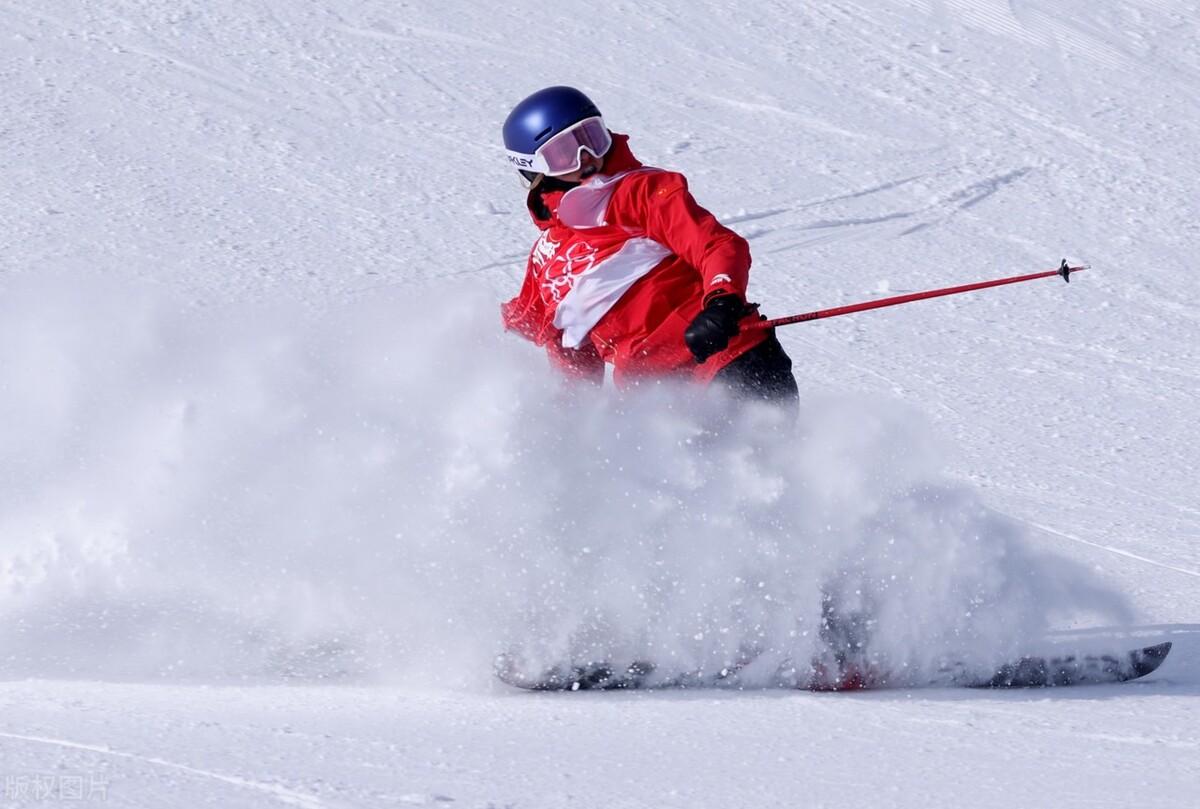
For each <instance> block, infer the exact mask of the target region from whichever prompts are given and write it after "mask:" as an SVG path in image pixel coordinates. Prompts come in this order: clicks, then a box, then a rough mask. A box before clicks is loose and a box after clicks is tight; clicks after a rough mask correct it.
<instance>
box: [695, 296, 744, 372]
mask: <svg viewBox="0 0 1200 809" xmlns="http://www.w3.org/2000/svg"><path fill="white" fill-rule="evenodd" d="M745 314H746V303H745V302H744V301H743V300H742V299H741V298H740V297H738V296H737V295H718V296H717V297H715V298H713V299H712V300H710V301H709V302H708V303H707V304H706V305H705V307H704V309H702V310H701V312H700V314H698V315H696V318H695V320H693V321H692V323H691V325H690V326H688V327H687V329H686V330H685V331H684V332H683V341H684V342H685V343H687V347H688V349H690V350H691V352H692V354H693V355H694V356H695V357H696V362H704V361H705V360H706V359H708V358H709V357H711V356H712V355H713V354H716V353H717V352H718V351H722V350H724V349H725V348H726V347H727V346H728V345H729V338H730V337H733V336H734V335H735V334H737V333H738V321H739V320H741V319H742V317H743V316H744V315H745Z"/></svg>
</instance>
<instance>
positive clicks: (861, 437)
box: [0, 0, 1200, 809]
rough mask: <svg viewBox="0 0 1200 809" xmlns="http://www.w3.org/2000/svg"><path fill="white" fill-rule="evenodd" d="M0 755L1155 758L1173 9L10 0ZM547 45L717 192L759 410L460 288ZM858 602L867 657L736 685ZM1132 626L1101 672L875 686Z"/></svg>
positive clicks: (1183, 133) (513, 763) (1172, 216)
mask: <svg viewBox="0 0 1200 809" xmlns="http://www.w3.org/2000/svg"><path fill="white" fill-rule="evenodd" d="M0 42H3V47H2V48H0V76H2V77H3V84H2V88H3V89H0V155H2V156H0V172H2V176H0V180H2V181H0V424H2V425H3V428H2V429H0V481H3V486H0V677H2V678H3V681H2V682H0V706H2V708H3V710H0V788H2V789H3V793H2V794H3V799H2V800H0V805H4V806H39V805H46V804H47V803H50V802H60V803H67V804H73V803H75V804H77V803H84V804H87V803H92V804H95V805H101V804H103V805H109V806H147V807H149V806H153V807H189V808H190V807H195V806H204V805H210V806H239V807H240V806H247V807H251V806H252V807H259V806H261V807H270V806H288V805H290V806H300V807H314V808H315V807H376V806H410V805H432V806H437V805H444V806H461V807H478V808H479V809H483V807H501V806H511V807H576V806H578V807H605V809H608V808H609V807H689V808H691V807H709V806H711V807H729V806H831V807H832V806H860V805H862V804H863V802H865V801H869V802H870V803H871V804H872V805H875V806H915V807H941V806H955V807H957V806H1005V807H1008V806H1013V805H1017V806H1041V805H1054V806H1056V807H1075V806H1097V805H1099V806H1105V805H1114V806H1116V805H1130V804H1131V803H1134V802H1139V803H1140V802H1142V801H1145V800H1146V799H1147V796H1150V795H1152V796H1153V798H1152V800H1153V802H1154V803H1155V805H1156V806H1164V807H1171V806H1179V807H1185V806H1193V805H1195V804H1196V803H1198V802H1200V787H1197V786H1196V784H1197V783H1200V730H1198V728H1200V724H1198V722H1197V718H1198V717H1197V712H1196V708H1195V707H1194V706H1195V701H1196V699H1197V697H1200V669H1198V666H1200V624H1198V623H1196V622H1197V620H1198V618H1200V544H1197V543H1196V542H1195V537H1196V534H1197V532H1198V530H1200V496H1198V495H1197V494H1196V489H1197V484H1196V480H1197V460H1196V459H1197V455H1198V453H1200V428H1198V427H1197V426H1196V425H1195V417H1194V413H1195V401H1196V398H1197V394H1200V353H1198V352H1200V304H1197V303H1196V300H1197V299H1200V280H1197V276H1196V274H1195V273H1194V272H1193V271H1192V270H1193V264H1194V262H1193V261H1192V252H1193V251H1192V249H1189V248H1193V247H1194V245H1195V243H1196V242H1197V239H1196V237H1197V235H1198V234H1200V224H1198V222H1200V211H1198V207H1200V206H1198V205H1197V202H1196V200H1197V196H1196V191H1195V189H1196V187H1197V184H1198V181H1200V152H1198V150H1197V148H1196V145H1197V144H1198V143H1200V9H1197V8H1196V7H1195V6H1194V4H1189V3H1186V2H1172V1H1171V0H1162V2H1154V3H1151V2H1140V3H1138V2H1112V3H1104V4H1095V3H1086V2H1082V0H1071V1H1070V2H1054V3H1051V2H1047V0H1026V1H1025V2H1020V3H1000V2H989V1H988V0H943V1H942V2H931V3H923V2H902V1H901V0H894V1H891V2H888V1H887V0H880V2H874V3H850V2H836V3H827V4H814V5H813V6H812V7H803V8H798V7H795V4H765V5H764V4H757V5H755V6H754V8H753V9H750V8H748V7H739V6H736V5H732V4H726V3H686V4H685V3H667V2H655V3H642V4H636V5H623V4H618V5H616V6H613V7H611V8H603V7H597V6H596V5H595V4H586V3H575V2H567V3H565V4H559V6H555V7H553V8H547V7H545V5H544V4H541V5H539V4H532V3H526V2H524V0H520V2H518V3H517V4H515V5H509V6H499V7H496V8H494V9H486V8H484V7H483V5H482V4H473V3H460V2H446V3H432V2H429V3H417V4H395V3H386V2H364V1H363V0H345V2H336V3H335V2H332V0H319V1H317V2H303V1H302V2H288V3H285V2H279V0H252V2H239V3H234V2H231V1H230V0H209V2H205V3H200V2H192V1H191V0H184V1H183V2H171V3H167V2H160V0H150V2H110V3H105V4H80V3H66V2H32V0H12V1H11V2H4V3H3V4H0ZM552 83H566V84H573V85H576V86H579V87H581V88H582V89H584V90H585V91H587V92H588V93H589V94H590V95H592V97H593V98H594V99H595V100H596V101H597V103H598V104H599V105H600V107H601V109H602V110H604V112H605V115H606V119H607V120H608V122H609V124H610V126H611V127H612V128H614V129H615V130H617V131H623V132H627V133H629V134H630V135H631V138H632V141H631V145H632V147H633V149H634V151H635V153H636V154H638V155H639V156H640V157H641V158H642V159H643V160H644V161H645V162H647V163H650V164H653V165H658V166H662V167H665V168H670V169H675V170H679V171H683V172H684V173H686V175H687V176H688V178H689V180H690V183H691V188H692V191H693V193H694V194H695V195H696V196H697V198H698V199H699V200H700V201H701V202H702V203H703V204H704V205H706V206H707V207H709V208H710V209H711V210H713V211H714V212H715V213H716V214H717V215H718V216H719V217H720V218H721V219H722V221H724V222H726V223H727V224H729V225H730V226H731V227H734V228H735V229H737V230H738V231H739V232H740V233H742V234H743V235H744V236H746V237H747V238H748V239H749V240H750V243H751V247H752V251H753V254H754V268H753V270H752V275H751V291H750V293H751V294H750V297H751V299H752V300H756V301H760V302H761V303H762V305H763V311H764V312H765V313H766V314H768V315H769V316H781V315H785V314H792V313H795V312H801V311H806V310H809V309H815V308H825V307H830V306H836V305H841V304H846V303H852V302H856V301H859V300H868V299H872V298H876V297H881V296H885V295H892V294H902V293H904V292H909V291H915V290H920V289H926V288H931V287H939V286H947V285H954V284H962V283H969V282H972V281H976V280H983V279H987V278H992V277H999V276H1003V275H1014V274H1020V273H1026V272H1033V271H1036V270H1043V269H1049V268H1052V267H1054V266H1056V265H1057V263H1058V261H1059V260H1060V259H1061V258H1063V257H1066V258H1068V259H1070V260H1071V261H1072V262H1073V263H1077V264H1088V265H1090V268H1089V269H1088V270H1087V271H1085V272H1083V273H1080V274H1079V275H1078V276H1076V277H1074V278H1073V280H1072V282H1071V284H1070V285H1066V284H1063V283H1062V282H1061V281H1057V280H1049V281H1042V282H1035V283H1030V284H1023V285H1018V286H1012V287H1005V288H1003V289H999V290H990V291H986V292H981V293H975V294H971V295H964V296H958V297H953V298H946V299H941V300H938V301H931V302H923V303H916V304H911V305H907V306H903V307H899V308H894V309H888V310H884V311H881V312H871V313H865V314H860V315H855V316H851V317H845V318H838V319H833V320H828V321H821V322H818V323H809V324H801V325H796V326H791V327H788V328H787V329H784V330H781V331H780V338H781V340H782V341H783V343H784V345H785V347H786V348H787V349H788V351H789V353H790V354H791V355H792V357H793V359H794V361H795V369H796V376H797V379H798V381H799V383H800V387H801V391H802V403H801V411H800V416H799V418H798V420H797V421H796V423H795V424H792V423H790V422H787V421H786V420H781V419H780V418H779V417H778V414H776V413H773V412H771V411H768V410H760V409H756V408H748V409H740V410H736V409H735V410H731V409H730V408H729V407H728V404H729V403H728V402H725V401H723V400H722V399H721V398H720V397H719V396H716V395H702V394H699V393H697V392H696V391H694V390H693V391H689V390H675V389H671V388H669V387H659V386H652V387H650V388H649V389H640V390H633V391H629V392H626V393H624V394H617V393H615V392H613V391H611V390H608V391H605V392H603V393H598V392H596V391H592V390H584V391H580V390H575V389H572V388H570V387H569V386H564V385H563V384H562V383H561V382H560V380H558V379H556V378H555V376H554V375H553V373H552V372H550V370H549V369H548V368H547V367H546V364H545V362H544V360H543V358H542V357H541V356H540V355H539V352H538V350H537V349H535V348H533V347H531V346H528V345H526V344H523V343H521V342H519V341H517V340H516V339H515V338H513V337H511V336H506V335H504V334H502V333H501V332H500V328H499V324H498V314H497V310H496V305H497V303H498V302H499V301H500V300H503V299H504V298H506V297H507V296H510V295H511V294H513V293H514V292H515V290H516V287H517V285H518V284H519V281H520V277H521V274H522V272H523V268H524V256H525V253H526V251H527V250H528V247H529V245H530V243H531V242H532V237H533V233H534V230H533V228H532V225H531V224H530V223H529V221H528V217H527V215H526V213H525V211H524V192H523V191H522V189H521V187H520V185H519V184H518V183H517V182H516V178H515V176H514V175H513V172H511V171H510V170H508V169H507V168H506V167H505V165H504V161H503V151H502V148H501V146H500V144H499V142H498V133H499V126H500V123H501V122H502V121H503V119H504V116H505V115H506V113H507V111H508V109H509V108H510V107H511V105H512V104H513V103H515V102H516V101H517V100H519V99H520V98H521V97H523V96H524V95H525V94H527V93H529V92H531V91H533V90H535V89H537V88H539V87H541V86H544V85H547V84H552ZM830 596H833V597H835V598H836V599H837V601H838V603H839V604H842V605H844V607H845V608H846V609H847V610H857V611H860V612H865V613H869V614H870V615H871V617H872V631H871V653H872V655H873V656H874V658H875V659H876V660H877V661H879V662H880V663H881V664H886V665H887V666H888V667H889V668H890V669H891V670H892V671H894V672H896V676H895V684H896V685H897V686H899V687H897V688H895V689H893V690H890V691H881V692H873V693H860V694H837V695H833V694H811V693H807V692H801V693H796V692H782V691H778V690H765V691H764V690H755V689H753V688H751V689H749V690H744V691H721V692H715V691H696V692H674V693H667V692H647V693H637V694H564V695H535V694H528V693H523V692H514V691H510V690H508V689H506V688H504V687H502V686H500V685H498V684H497V683H495V682H494V681H493V680H492V677H491V670H490V666H491V660H492V657H493V656H494V655H495V654H496V653H497V652H500V651H519V652H520V653H521V654H522V655H523V656H524V657H525V658H527V659H529V660H533V661H544V662H547V663H549V662H553V661H556V660H560V659H562V658H563V657H565V656H571V655H575V656H577V657H578V656H581V655H587V656H591V657H596V658H606V659H612V660H614V661H618V662H620V661H629V660H636V659H645V658H651V659H654V660H656V661H659V662H662V663H664V665H671V666H675V667H678V668H679V669H680V670H695V669H704V670H712V669H714V668H720V667H721V666H722V665H724V664H725V663H727V662H728V661H730V660H731V659H734V658H736V657H737V656H738V655H739V654H740V653H742V652H744V650H746V649H747V648H753V649H755V650H756V651H757V652H758V653H759V654H760V663H761V665H760V667H759V668H757V669H754V670H748V671H747V673H746V678H745V684H746V685H747V686H755V685H761V684H765V683H766V682H768V681H769V680H770V672H772V671H773V670H774V669H775V668H776V667H777V666H778V665H779V664H780V663H782V662H784V661H787V660H797V659H799V660H805V659H808V658H809V657H811V655H812V654H813V653H814V651H817V650H818V648H819V645H820V642H819V637H818V633H817V631H816V627H817V626H818V625H819V623H820V617H821V610H822V601H823V599H825V598H828V597H830ZM1160 639H1168V640H1173V641H1174V642H1175V649H1174V651H1173V652H1172V654H1171V657H1170V659H1169V660H1168V661H1167V663H1166V664H1165V665H1164V666H1163V668H1162V669H1160V670H1159V672H1157V673H1156V674H1155V675H1153V676H1152V677H1150V678H1148V679H1147V680H1145V681H1142V682H1138V683H1132V684H1126V685H1122V686H1111V687H1107V686H1106V687H1094V688H1086V689H1083V688H1081V689H1072V690H1070V691H1047V692H1026V693H1011V692H1010V693H981V692H975V691H955V690H946V689H926V688H918V687H917V686H920V685H921V684H922V683H923V682H924V681H926V680H927V679H928V677H929V675H930V673H931V672H934V671H936V670H937V669H938V668H939V667H940V666H942V665H944V664H945V663H946V662H947V661H955V662H958V663H963V664H969V665H978V666H981V667H984V668H986V667H987V666H990V665H994V664H996V663H998V662H1001V661H1004V660H1006V659H1010V658H1011V657H1012V656H1013V655H1015V654H1019V653H1021V652H1023V651H1034V650H1042V649H1054V648H1057V649H1062V648H1067V649H1085V648H1096V649H1110V650H1112V649H1122V648H1127V647H1133V646H1135V645H1142V644H1145V643H1149V642H1152V641H1158V640H1160Z"/></svg>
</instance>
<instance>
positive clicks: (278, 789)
mask: <svg viewBox="0 0 1200 809" xmlns="http://www.w3.org/2000/svg"><path fill="white" fill-rule="evenodd" d="M0 738H4V739H13V740H16V741H21V742H30V743H34V744H49V745H54V746H56V747H64V748H67V749H69V750H85V751H87V752H90V753H99V754H100V755H102V756H110V757H113V758H124V759H132V760H134V761H140V762H144V763H146V764H152V765H154V766H155V767H167V768H169V769H172V770H177V771H179V772H183V773H187V774H188V775H196V776H200V777H202V778H211V779H213V780H214V781H220V782H222V783H225V784H231V785H233V786H236V787H243V788H245V789H252V790H256V791H258V792H262V793H265V794H267V795H269V796H271V798H273V799H274V800H276V801H278V802H279V803H284V804H287V805H288V806H299V807H301V809H326V807H328V806H330V804H326V803H322V802H321V801H320V800H318V799H316V798H315V797H313V796H312V795H306V794H304V793H302V792H296V791H295V790H291V789H287V788H286V787H282V786H279V785H278V784H268V783H263V782H261V781H252V780H250V779H247V778H240V777H238V776H236V775H224V774H222V773H217V772H211V771H210V770H203V769H200V768H199V767H191V766H189V765H187V764H180V763H178V762H175V761H167V760H166V759H163V758H159V757H157V756H140V755H137V754H136V753H126V752H122V751H120V750H114V749H112V748H109V747H100V746H97V745H94V744H80V743H79V742H72V741H68V740H66V739H47V738H43V737H40V736H25V735H22V734H18V733H2V732H0Z"/></svg>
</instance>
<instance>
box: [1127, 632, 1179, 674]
mask: <svg viewBox="0 0 1200 809" xmlns="http://www.w3.org/2000/svg"><path fill="white" fill-rule="evenodd" d="M1170 651H1171V642H1170V641H1167V642H1166V643H1159V644H1156V645H1154V646H1147V647H1145V648H1144V649H1139V650H1137V651H1136V652H1134V653H1133V654H1132V658H1133V660H1132V662H1133V677H1131V678H1130V679H1134V680H1136V679H1137V678H1138V677H1145V676H1146V675H1147V674H1150V673H1151V672H1153V671H1154V670H1155V669H1157V668H1158V667H1159V666H1161V665H1162V664H1163V661H1164V660H1166V659H1167V653H1168V652H1170Z"/></svg>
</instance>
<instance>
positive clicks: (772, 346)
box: [713, 331, 800, 411]
mask: <svg viewBox="0 0 1200 809" xmlns="http://www.w3.org/2000/svg"><path fill="white" fill-rule="evenodd" d="M713 381H714V382H717V383H719V384H722V385H724V386H725V387H727V388H728V389H729V390H730V391H732V392H733V394H734V395H735V396H737V397H738V398H740V399H752V400H759V401H764V402H769V403H771V404H778V405H780V406H783V407H785V408H786V409H788V410H792V411H796V410H798V408H799V405H800V390H799V388H797V387H796V378H795V377H794V376H792V360H791V358H790V357H788V355H787V352H785V351H784V350H783V346H782V345H780V344H779V338H778V337H776V336H775V332H774V331H772V332H771V333H770V334H769V335H768V337H767V339H765V340H763V341H762V342H761V343H759V344H758V345H756V346H755V347H754V348H752V349H750V350H749V351H747V352H746V353H745V354H742V355H741V356H740V357H738V358H737V359H735V360H734V361H733V362H731V363H729V364H728V365H726V366H725V367H724V368H722V369H721V370H720V371H718V372H717V375H716V377H715V379H714V380H713Z"/></svg>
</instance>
